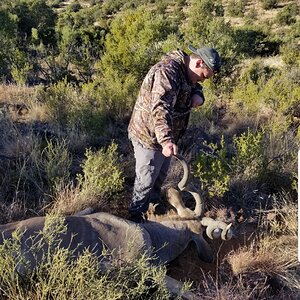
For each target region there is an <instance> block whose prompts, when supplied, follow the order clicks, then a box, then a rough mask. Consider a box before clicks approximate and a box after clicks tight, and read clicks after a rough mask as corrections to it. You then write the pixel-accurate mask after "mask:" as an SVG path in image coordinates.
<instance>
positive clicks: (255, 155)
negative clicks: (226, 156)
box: [232, 129, 266, 180]
mask: <svg viewBox="0 0 300 300" xmlns="http://www.w3.org/2000/svg"><path fill="white" fill-rule="evenodd" d="M233 145H234V147H235V149H236V155H235V156H234V157H233V158H232V167H233V169H234V173H235V174H237V175H239V176H242V177H243V178H244V179H247V180H249V179H253V178H258V177H259V176H260V174H262V173H263V172H264V171H265V167H266V159H265V155H264V140H263V132H259V131H258V132H252V131H250V129H248V131H247V132H246V133H243V134H241V135H240V136H235V137H234V138H233Z"/></svg>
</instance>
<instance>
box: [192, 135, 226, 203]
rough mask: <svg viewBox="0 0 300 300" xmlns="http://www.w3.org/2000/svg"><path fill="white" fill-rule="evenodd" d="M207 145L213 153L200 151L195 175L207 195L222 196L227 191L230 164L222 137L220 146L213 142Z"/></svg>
mask: <svg viewBox="0 0 300 300" xmlns="http://www.w3.org/2000/svg"><path fill="white" fill-rule="evenodd" d="M208 146H209V147H210V148H211V149H212V150H213V154H208V153H202V152H201V153H199V154H198V155H197V158H196V162H195V163H196V171H195V177H198V178H199V179H200V181H201V183H202V185H203V188H204V189H205V190H207V191H208V194H209V196H211V197H213V196H217V197H222V196H223V195H224V193H225V192H227V191H228V188H229V181H230V176H229V171H230V166H229V160H228V158H227V150H226V148H225V140H224V137H222V139H221V142H220V147H218V146H217V145H216V144H213V143H210V144H209V145H208Z"/></svg>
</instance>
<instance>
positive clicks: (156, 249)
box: [0, 156, 232, 274]
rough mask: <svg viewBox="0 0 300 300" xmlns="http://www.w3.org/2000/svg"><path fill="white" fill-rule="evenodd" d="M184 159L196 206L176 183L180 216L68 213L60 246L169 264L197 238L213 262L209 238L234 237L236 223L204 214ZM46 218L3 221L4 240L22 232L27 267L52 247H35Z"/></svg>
mask: <svg viewBox="0 0 300 300" xmlns="http://www.w3.org/2000/svg"><path fill="white" fill-rule="evenodd" d="M177 159H179V161H180V162H181V164H182V166H183V169H184V175H183V178H182V180H181V181H180V183H179V184H178V187H179V189H180V190H184V191H187V192H190V193H191V194H192V195H193V196H194V198H195V201H196V206H195V209H194V210H191V209H189V208H187V207H185V205H184V204H183V201H182V198H181V196H180V192H179V191H178V190H177V189H175V188H171V189H169V191H168V200H169V202H170V204H171V205H173V207H175V209H176V210H177V213H178V215H177V216H176V218H173V219H172V217H168V218H166V219H165V220H162V221H159V222H156V221H147V222H145V223H141V224H136V223H133V222H131V221H129V220H126V219H122V218H120V217H117V216H114V215H112V214H109V213H105V212H98V213H93V214H88V215H83V216H80V215H77V216H76V215H75V216H67V217H64V218H63V222H64V226H65V228H66V230H65V232H62V233H60V234H59V236H58V240H59V243H58V246H59V247H62V248H69V249H71V250H74V257H76V256H78V255H80V253H82V252H83V251H84V250H85V249H90V250H91V251H92V252H94V253H95V255H97V257H99V259H102V260H103V250H104V249H105V248H106V249H109V250H111V251H112V254H113V256H114V257H116V258H118V259H121V260H122V261H130V260H133V259H135V258H137V257H138V256H140V255H141V254H142V253H145V251H146V252H148V253H149V255H151V256H152V257H153V258H152V262H153V263H154V264H165V263H168V262H170V261H172V260H173V259H175V258H176V257H177V256H179V255H180V254H181V253H182V252H183V251H184V249H185V248H186V247H187V245H188V244H189V243H190V242H191V241H193V242H195V244H196V246H197V250H198V254H199V257H200V259H202V260H204V261H205V262H212V261H213V253H212V250H211V248H210V246H209V244H208V243H207V242H206V240H205V239H204V237H203V230H204V228H205V227H206V234H207V236H208V237H209V238H211V239H213V238H218V237H220V236H221V238H222V239H223V240H228V239H230V238H231V236H232V230H231V228H230V225H227V224H226V223H224V222H219V221H215V220H213V219H211V218H206V217H203V209H204V203H203V201H202V198H201V197H200V195H199V193H197V192H196V191H195V190H194V189H189V188H188V184H187V183H188V179H189V168H188V165H187V163H186V161H185V160H184V159H183V158H182V157H181V156H177ZM45 220H46V219H45V217H35V218H31V219H27V220H23V221H20V222H15V223H9V224H5V225H0V232H1V233H2V234H1V237H0V244H2V243H3V239H9V238H11V237H12V234H13V232H14V231H16V230H19V231H21V232H22V235H21V241H20V245H21V247H20V250H19V251H20V252H21V254H22V255H23V257H25V259H26V260H27V262H28V264H27V265H26V268H29V270H32V269H34V268H35V267H36V266H37V264H39V262H40V261H41V258H42V255H43V253H44V252H45V251H47V249H48V248H47V245H43V246H41V249H39V251H38V252H37V253H34V254H33V253H32V252H31V248H32V245H33V244H36V243H37V241H38V240H39V236H40V232H41V231H42V230H43V229H44V227H45ZM16 271H17V272H18V273H21V274H22V273H24V272H25V265H24V264H22V263H21V264H19V265H17V270H16Z"/></svg>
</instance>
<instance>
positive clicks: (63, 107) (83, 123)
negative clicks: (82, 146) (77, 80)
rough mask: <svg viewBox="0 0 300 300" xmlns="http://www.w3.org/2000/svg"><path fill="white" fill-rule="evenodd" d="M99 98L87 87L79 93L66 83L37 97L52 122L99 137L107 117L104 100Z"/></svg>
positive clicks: (103, 129)
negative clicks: (45, 106) (47, 111)
mask: <svg viewBox="0 0 300 300" xmlns="http://www.w3.org/2000/svg"><path fill="white" fill-rule="evenodd" d="M100 96H101V95H100ZM100 96H99V94H97V93H94V94H93V91H91V90H90V87H89V86H88V85H86V86H84V87H83V90H82V91H81V90H80V89H79V88H78V87H75V86H74V85H72V84H70V83H67V82H66V81H60V82H58V83H57V84H53V85H50V86H49V87H48V88H47V89H46V90H44V91H41V92H40V94H39V96H38V97H39V99H40V100H41V101H42V102H43V103H45V104H46V105H47V107H48V110H49V116H50V119H52V121H53V122H57V123H58V124H59V125H60V126H62V127H64V128H65V127H69V128H72V129H74V128H75V129H78V130H79V131H83V132H86V133H91V134H97V135H99V134H103V133H104V132H105V123H106V121H107V115H108V108H107V107H106V106H105V104H104V103H103V101H104V100H105V99H101V98H100ZM106 125H107V124H106Z"/></svg>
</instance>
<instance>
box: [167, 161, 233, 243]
mask: <svg viewBox="0 0 300 300" xmlns="http://www.w3.org/2000/svg"><path fill="white" fill-rule="evenodd" d="M175 157H176V159H177V160H178V161H179V162H180V163H181V165H182V167H183V177H182V179H181V180H180V182H179V183H178V189H179V190H178V189H176V188H170V189H168V190H167V199H168V202H169V203H170V204H171V205H172V206H173V207H174V208H175V209H176V211H177V213H178V215H179V216H180V217H182V218H190V219H198V220H199V221H200V223H201V225H202V226H204V227H206V234H207V236H208V237H209V238H210V239H215V238H219V237H221V238H222V240H229V239H231V238H232V236H233V232H232V229H231V226H232V224H226V223H225V222H222V221H216V220H214V219H212V218H209V217H203V213H204V200H203V198H202V195H200V193H199V192H197V191H196V189H195V188H194V187H193V186H191V185H189V184H188V181H189V176H190V168H189V166H188V164H187V162H186V160H185V159H184V158H183V157H182V156H181V155H176V156H175ZM180 191H185V192H188V193H190V194H191V195H192V196H193V197H194V199H195V202H196V205H195V209H194V210H192V209H190V208H188V207H186V206H185V205H184V203H183V201H182V197H181V194H180Z"/></svg>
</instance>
